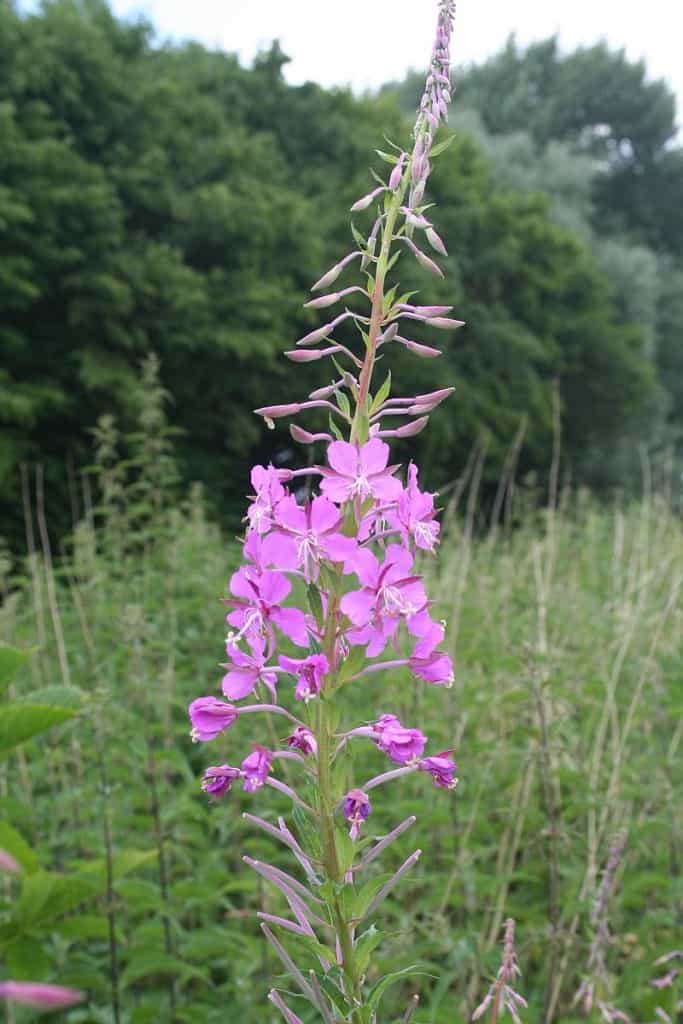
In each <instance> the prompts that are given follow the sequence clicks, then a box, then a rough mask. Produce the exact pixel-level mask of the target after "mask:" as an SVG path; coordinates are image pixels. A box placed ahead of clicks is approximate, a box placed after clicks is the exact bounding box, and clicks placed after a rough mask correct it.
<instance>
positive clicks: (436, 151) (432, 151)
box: [429, 135, 455, 160]
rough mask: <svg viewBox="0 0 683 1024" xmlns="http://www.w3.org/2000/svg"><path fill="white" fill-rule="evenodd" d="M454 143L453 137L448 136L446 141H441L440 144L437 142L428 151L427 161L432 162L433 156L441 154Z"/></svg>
mask: <svg viewBox="0 0 683 1024" xmlns="http://www.w3.org/2000/svg"><path fill="white" fill-rule="evenodd" d="M454 142H455V135H449V136H448V138H447V139H443V141H442V142H437V144H436V145H435V146H432V148H431V149H430V151H429V159H430V160H433V159H434V157H435V156H438V155H439V153H443V152H444V151H445V150H447V149H448V147H449V146H450V145H452V144H453V143H454Z"/></svg>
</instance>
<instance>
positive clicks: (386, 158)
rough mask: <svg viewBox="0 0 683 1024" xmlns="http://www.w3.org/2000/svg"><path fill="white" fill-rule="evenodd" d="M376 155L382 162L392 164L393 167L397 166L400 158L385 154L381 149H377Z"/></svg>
mask: <svg viewBox="0 0 683 1024" xmlns="http://www.w3.org/2000/svg"><path fill="white" fill-rule="evenodd" d="M375 153H376V154H377V156H379V157H381V158H382V160H384V163H385V164H391V166H392V167H393V166H394V165H395V164H397V163H398V157H396V156H394V154H393V153H385V152H384V151H383V150H381V149H376V150H375Z"/></svg>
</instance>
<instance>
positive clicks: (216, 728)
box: [188, 697, 239, 743]
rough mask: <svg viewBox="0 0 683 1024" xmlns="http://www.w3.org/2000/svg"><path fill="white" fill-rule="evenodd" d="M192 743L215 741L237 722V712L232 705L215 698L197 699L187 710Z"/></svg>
mask: <svg viewBox="0 0 683 1024" xmlns="http://www.w3.org/2000/svg"><path fill="white" fill-rule="evenodd" d="M188 711H189V715H190V721H191V722H192V731H191V733H190V735H191V737H192V740H193V742H194V743H197V742H200V741H201V742H202V743H207V742H209V741H210V740H215V738H216V736H220V734H221V733H222V732H225V730H226V729H229V728H230V726H231V725H234V724H235V722H236V721H237V718H238V715H239V712H238V710H237V708H235V707H233V706H232V704H226V703H225V701H222V700H218V699H217V698H216V697H198V698H197V700H193V701H192V703H191V704H190V707H189V709H188Z"/></svg>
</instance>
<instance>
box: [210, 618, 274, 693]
mask: <svg viewBox="0 0 683 1024" xmlns="http://www.w3.org/2000/svg"><path fill="white" fill-rule="evenodd" d="M247 640H248V644H249V649H250V651H251V653H250V654H247V653H246V652H245V651H243V650H242V649H241V648H240V647H238V646H237V644H234V643H228V645H227V650H228V656H229V657H230V664H229V665H226V666H224V667H225V668H229V669H230V671H229V672H227V673H226V674H225V675H224V676H223V682H222V689H223V693H224V694H225V696H226V697H227V698H228V699H229V700H241V699H242V697H246V696H248V695H249V694H250V693H251V692H252V691H253V690H254V689H255V687H256V684H257V683H263V684H264V686H267V687H268V689H269V690H270V692H271V693H272V694H273V695H275V686H276V684H277V673H276V672H274V671H273V670H272V669H268V668H267V665H266V662H267V661H268V658H269V651H268V650H267V649H266V642H265V640H264V638H263V637H262V636H260V635H258V634H257V635H256V636H249V637H248V638H247Z"/></svg>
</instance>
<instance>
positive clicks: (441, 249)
mask: <svg viewBox="0 0 683 1024" xmlns="http://www.w3.org/2000/svg"><path fill="white" fill-rule="evenodd" d="M425 237H426V239H427V241H428V242H429V244H430V245H431V247H432V249H434V250H435V252H438V253H440V254H441V255H442V256H448V249H447V248H446V246H445V245H444V244H443V241H442V239H441V238H440V237H439V235H437V233H436V231H435V230H434V228H432V227H428V228H427V230H426V231H425Z"/></svg>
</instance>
